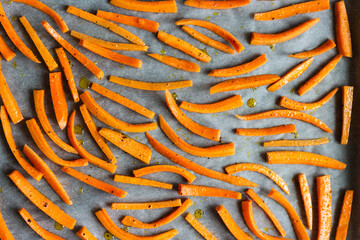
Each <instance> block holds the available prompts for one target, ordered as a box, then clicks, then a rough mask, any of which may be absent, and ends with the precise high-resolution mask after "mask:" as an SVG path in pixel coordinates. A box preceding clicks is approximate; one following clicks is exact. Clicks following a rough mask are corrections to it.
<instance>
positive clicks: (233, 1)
mask: <svg viewBox="0 0 360 240" xmlns="http://www.w3.org/2000/svg"><path fill="white" fill-rule="evenodd" d="M249 3H250V0H224V1H219V0H186V1H185V2H184V4H185V5H186V6H189V7H194V8H205V9H231V8H238V7H243V6H246V5H248V4H249Z"/></svg>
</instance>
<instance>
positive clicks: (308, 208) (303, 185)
mask: <svg viewBox="0 0 360 240" xmlns="http://www.w3.org/2000/svg"><path fill="white" fill-rule="evenodd" d="M298 181H299V186H300V192H301V198H302V200H303V202H304V209H305V215H306V220H307V224H308V228H309V230H312V226H313V208H312V201H311V193H310V188H309V184H308V181H307V179H306V175H305V174H302V173H301V174H299V175H298Z"/></svg>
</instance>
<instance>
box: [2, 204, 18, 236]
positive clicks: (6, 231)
mask: <svg viewBox="0 0 360 240" xmlns="http://www.w3.org/2000/svg"><path fill="white" fill-rule="evenodd" d="M0 239H4V240H15V238H14V237H13V235H12V234H11V232H10V230H9V228H8V227H7V226H6V223H5V220H4V218H3V216H2V214H1V211H0Z"/></svg>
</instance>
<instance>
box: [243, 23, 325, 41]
mask: <svg viewBox="0 0 360 240" xmlns="http://www.w3.org/2000/svg"><path fill="white" fill-rule="evenodd" d="M319 21H320V19H319V18H315V19H310V20H308V21H306V22H303V23H301V24H299V25H297V26H296V27H294V28H291V29H289V30H286V31H284V32H281V33H273V34H270V33H268V34H267V33H256V32H253V33H252V36H251V41H250V44H251V45H270V44H277V43H281V42H285V41H288V40H291V39H293V38H295V37H297V36H299V35H301V34H303V33H304V32H306V31H307V30H309V29H310V28H311V27H312V26H314V25H315V24H316V23H318V22H319Z"/></svg>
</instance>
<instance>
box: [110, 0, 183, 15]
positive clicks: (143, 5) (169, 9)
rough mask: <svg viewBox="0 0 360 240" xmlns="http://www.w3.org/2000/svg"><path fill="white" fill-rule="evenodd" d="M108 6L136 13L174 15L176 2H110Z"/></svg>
mask: <svg viewBox="0 0 360 240" xmlns="http://www.w3.org/2000/svg"><path fill="white" fill-rule="evenodd" d="M110 4H112V5H114V6H116V7H120V8H124V9H127V10H132V11H138V12H155V13H176V12H177V7H176V1H175V0H165V1H150V2H149V1H147V2H144V1H137V0H110Z"/></svg>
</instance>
